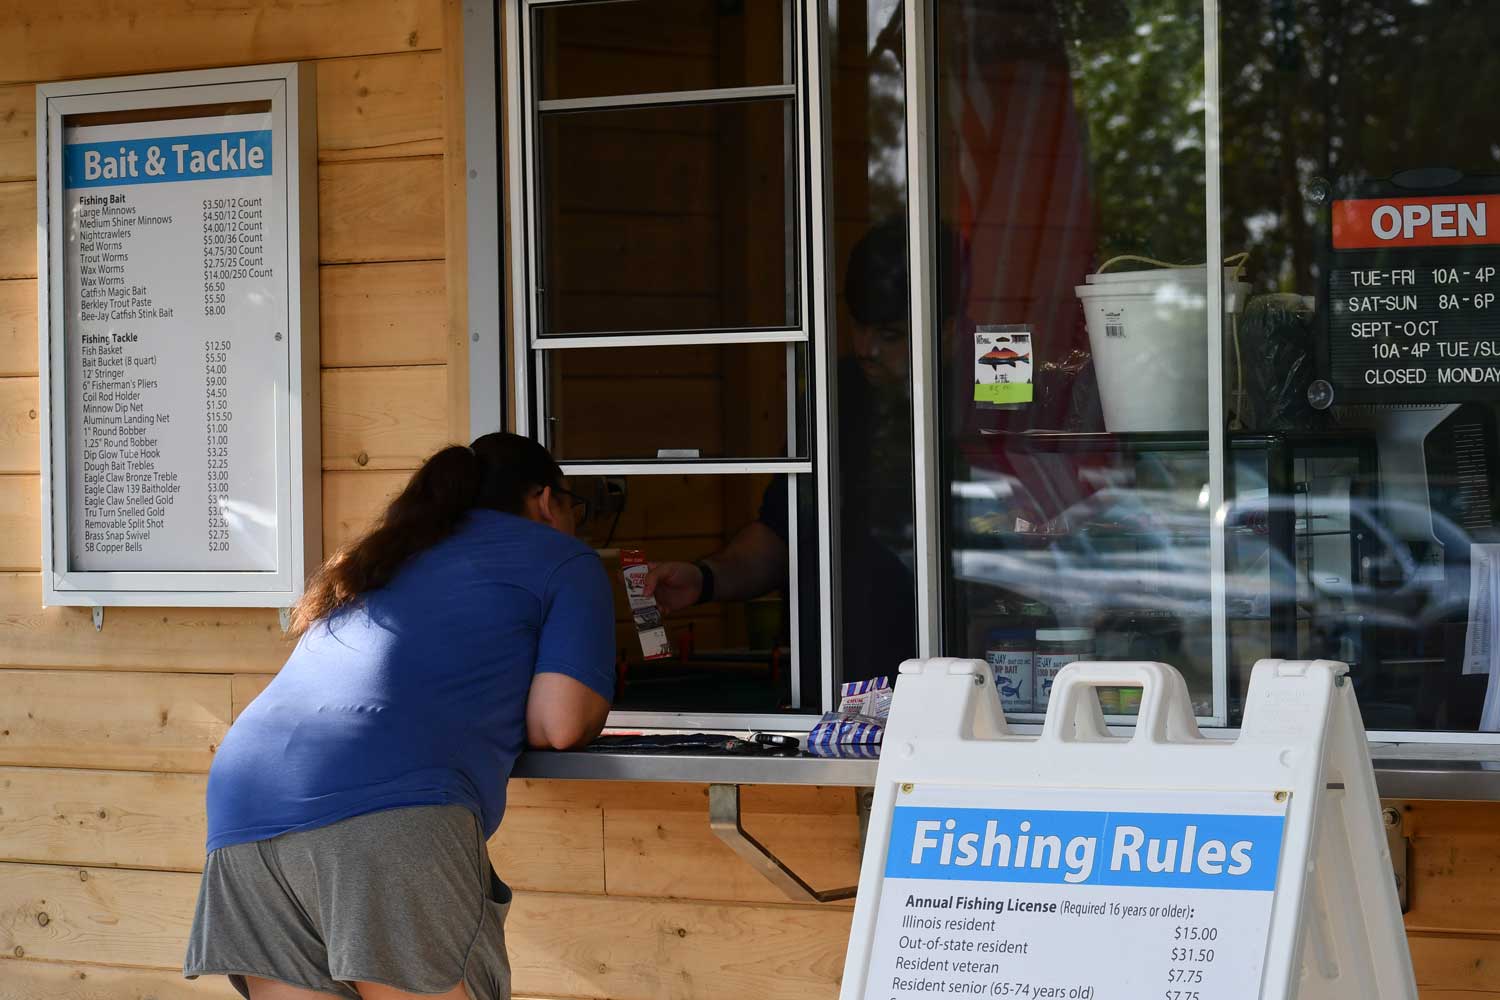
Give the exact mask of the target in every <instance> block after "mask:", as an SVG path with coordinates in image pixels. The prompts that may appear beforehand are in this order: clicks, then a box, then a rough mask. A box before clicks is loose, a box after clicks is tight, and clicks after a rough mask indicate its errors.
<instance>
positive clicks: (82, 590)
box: [36, 63, 322, 608]
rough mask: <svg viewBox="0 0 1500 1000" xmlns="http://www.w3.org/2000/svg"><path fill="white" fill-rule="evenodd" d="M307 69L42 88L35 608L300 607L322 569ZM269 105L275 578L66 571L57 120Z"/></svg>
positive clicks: (313, 162) (313, 138)
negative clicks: (274, 243)
mask: <svg viewBox="0 0 1500 1000" xmlns="http://www.w3.org/2000/svg"><path fill="white" fill-rule="evenodd" d="M315 80H316V72H315V69H314V67H313V66H312V65H311V64H307V63H278V64H272V65H265V66H245V67H235V68H228V69H214V70H201V71H194V72H185V73H159V74H151V75H145V76H127V77H114V78H109V79H100V80H77V81H70V82H66V83H48V84H40V85H38V86H37V88H36V121H37V178H38V184H37V274H38V276H39V278H38V281H37V318H38V328H39V339H40V343H39V350H40V357H39V364H40V367H39V370H40V372H41V385H40V392H39V395H40V403H41V406H40V417H41V424H42V427H43V428H44V430H43V433H42V434H41V446H42V455H41V470H42V496H43V498H44V503H43V507H44V511H43V515H44V516H43V517H42V603H43V605H44V606H51V605H65V606H66V605H73V606H90V605H91V606H94V607H104V606H136V607H178V606H185V607H272V608H286V607H290V606H291V605H292V604H294V603H296V601H297V599H298V598H299V597H300V596H301V594H302V590H303V584H304V582H305V579H306V576H307V573H308V572H309V571H310V570H311V569H312V568H313V567H316V566H317V565H318V563H319V562H320V561H321V559H322V532H321V528H320V526H321V509H322V489H321V487H322V447H321V426H320V421H319V415H320V401H319V381H320V379H319V351H318V216H317V190H318V188H317V164H318V158H317V103H316V101H317V92H316V83H315ZM244 101H269V102H270V104H271V116H272V120H273V132H274V141H275V144H276V148H278V149H281V150H283V151H284V157H283V159H282V162H283V163H285V165H286V167H285V170H284V171H283V172H282V176H283V178H284V181H285V186H284V189H282V190H279V191H277V192H276V196H277V197H278V198H279V199H283V200H284V201H283V207H284V209H285V213H286V241H287V270H286V275H285V281H286V302H287V311H288V328H287V331H286V338H287V352H288V354H287V361H288V365H287V392H286V396H285V399H283V400H278V403H277V406H276V421H277V426H276V430H275V438H276V452H277V454H276V473H277V480H278V482H280V483H285V484H286V485H287V488H286V489H283V490H279V491H278V496H277V536H278V537H277V560H276V565H277V568H276V569H275V570H274V571H238V572H192V571H173V570H165V571H128V572H122V571H110V572H97V571H94V572H90V571H77V570H72V569H70V567H71V566H72V564H73V563H72V560H71V553H70V551H69V539H70V532H69V529H68V526H69V520H68V509H69V508H68V505H69V499H70V498H69V496H68V483H69V475H68V472H69V470H68V465H67V463H68V455H69V451H68V437H67V432H68V428H67V414H68V405H67V404H68V396H67V393H68V386H67V361H66V358H67V352H66V338H65V335H64V332H63V331H64V330H65V325H64V323H65V320H64V308H65V302H64V294H63V287H64V285H63V273H64V272H63V268H64V264H65V261H64V257H63V254H64V249H65V246H66V237H65V235H64V229H63V218H62V215H63V201H64V199H63V177H62V171H63V149H62V146H63V119H64V117H65V116H69V115H82V114H92V113H96V112H112V111H137V110H152V109H158V108H172V107H187V106H194V105H215V104H227V103H233V102H244Z"/></svg>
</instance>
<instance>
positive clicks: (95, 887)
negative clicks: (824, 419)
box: [0, 0, 1500, 1000]
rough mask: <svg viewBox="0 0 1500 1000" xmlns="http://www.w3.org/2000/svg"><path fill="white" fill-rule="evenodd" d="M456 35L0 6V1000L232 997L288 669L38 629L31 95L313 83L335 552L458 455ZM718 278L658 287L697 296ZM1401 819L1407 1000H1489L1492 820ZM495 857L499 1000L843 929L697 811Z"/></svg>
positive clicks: (796, 947)
mask: <svg viewBox="0 0 1500 1000" xmlns="http://www.w3.org/2000/svg"><path fill="white" fill-rule="evenodd" d="M459 14H460V8H459V4H458V2H457V0H222V2H216V3H211V4H203V3H192V2H189V0H111V2H104V0H47V2H41V0H17V2H14V3H8V4H5V5H4V9H3V10H0V1000H143V998H146V997H152V998H156V1000H188V998H193V997H199V998H202V997H212V998H223V1000H230V998H232V997H234V996H236V994H234V993H233V991H232V990H231V989H230V988H229V986H228V985H227V983H226V982H225V981H224V980H222V979H217V978H215V979H206V980H202V981H198V982H193V983H189V982H185V981H183V980H182V979H181V978H180V974H179V972H178V970H179V969H180V967H181V962H182V957H183V947H184V939H185V935H186V933H187V930H188V927H189V925H190V922H191V918H192V912H193V905H194V899H195V894H196V891H197V881H198V880H197V872H198V870H199V869H200V867H201V864H202V844H203V837H204V820H203V815H202V799H203V792H204V783H205V780H206V772H207V770H208V767H209V764H210V762H211V761H212V758H213V753H214V750H215V748H216V746H217V745H218V743H219V741H220V740H221V739H222V737H223V734H224V733H225V731H226V730H227V728H228V726H229V725H230V723H231V722H232V720H233V719H234V717H235V716H236V715H237V714H238V713H239V712H241V711H243V709H244V707H245V706H246V705H247V704H249V703H250V701H251V700H252V699H253V698H254V697H255V696H256V694H258V693H259V691H260V690H262V689H263V688H264V686H265V684H266V683H268V681H269V680H270V678H271V676H272V675H274V673H275V671H276V670H277V669H278V668H279V666H280V665H281V663H282V661H283V660H284V658H285V656H286V654H287V652H288V649H289V646H288V644H287V642H286V641H285V639H284V638H283V637H282V635H281V632H280V628H279V626H278V625H277V620H276V614H275V613H274V612H273V611H264V610H247V609H209V608H204V609H194V608H183V609H150V608H113V609H110V611H109V612H108V614H107V615H106V620H105V627H104V630H103V631H102V632H96V631H95V630H94V628H93V625H92V623H91V621H90V618H89V613H88V611H87V609H80V608H50V609H43V608H42V606H41V582H40V575H39V570H40V557H39V552H38V549H39V544H40V542H39V535H40V518H41V516H42V511H41V505H40V497H39V485H38V484H39V479H38V462H39V441H38V432H39V427H38V413H37V375H38V371H37V348H36V315H35V311H36V307H35V301H36V299H35V295H36V286H35V275H36V260H35V236H34V225H35V186H34V185H35V177H34V174H35V132H36V127H35V121H34V111H33V107H34V105H33V102H34V98H35V91H34V85H35V84H36V83H37V82H41V81H48V80H56V79H64V78H70V77H83V76H98V75H109V74H117V73H143V72H154V71H162V70H177V69H190V68H199V67H210V66H227V65H237V64H244V63H257V62H271V61H281V60H290V59H311V60H316V62H317V71H318V84H319V105H318V123H319V145H320V166H319V171H318V193H319V209H320V212H319V215H320V234H321V248H320V249H321V253H320V256H321V260H322V271H321V286H322V303H321V310H320V313H321V318H322V345H321V346H322V357H323V362H324V365H325V371H324V374H323V413H322V435H323V443H324V455H323V460H324V469H325V472H324V483H323V485H324V500H325V504H324V510H323V512H322V518H321V525H322V530H323V541H324V545H325V547H326V548H328V549H332V548H333V547H336V546H337V545H339V544H342V543H343V542H345V541H347V540H349V539H350V538H352V537H354V536H355V535H356V534H358V532H359V531H360V530H361V529H362V528H363V526H364V525H366V524H368V522H369V520H370V518H371V517H372V516H373V515H374V514H375V513H376V512H377V511H378V510H379V509H380V506H381V504H382V503H383V502H384V500H385V499H386V498H387V497H389V496H390V495H391V494H392V493H393V492H394V491H395V490H397V489H399V488H400V487H401V485H402V483H403V482H404V481H405V478H406V475H407V474H408V473H409V472H410V471H411V470H412V469H413V468H414V467H415V466H416V464H417V463H418V462H419V461H420V460H421V459H422V458H423V457H424V456H425V455H426V454H427V453H429V452H430V451H432V450H433V449H434V448H436V447H438V446H440V445H441V444H444V443H446V442H447V441H449V440H458V439H463V438H465V437H466V436H467V427H466V426H465V420H466V406H467V402H466V401H467V396H466V393H467V385H468V381H467V380H468V373H467V370H466V368H465V367H464V358H465V339H464V332H465V321H464V316H463V312H462V303H463V301H464V262H463V260H462V258H461V256H460V255H461V251H462V247H463V230H462V225H463V207H462V189H463V180H462V176H463V165H462V159H461V150H462V136H461V135H458V134H456V132H457V123H461V121H462V114H461V107H460V106H459V105H458V103H457V100H456V98H457V94H456V92H455V91H456V81H458V80H461V72H460V70H459V69H458V61H457V55H456V52H457V49H456V48H455V46H454V42H455V41H456V38H455V35H454V26H455V25H456V24H457V23H458V21H459ZM666 27H667V26H664V30H663V31H662V33H661V39H660V41H661V44H662V45H663V46H664V47H667V48H670V45H669V43H670V42H671V41H672V39H673V38H675V37H678V36H677V35H676V34H674V33H673V32H672V31H668V30H665V28H666ZM692 71H693V67H692V66H691V65H687V64H684V69H683V72H684V73H685V74H688V75H689V76H691V72H692ZM626 152H628V150H627V151H626ZM713 180H714V182H715V183H723V182H726V178H725V177H724V176H720V177H718V178H715V179H713ZM666 193H667V194H671V195H674V196H675V195H677V194H683V195H684V196H688V195H691V193H692V192H690V191H684V192H677V191H668V192H666ZM574 208H575V209H576V212H575V215H576V216H577V217H578V219H579V220H581V221H576V222H575V223H573V224H578V225H587V221H586V216H587V214H588V211H589V210H590V207H589V206H587V205H578V206H574ZM698 263H700V264H701V263H703V262H702V261H698ZM724 266H726V265H725V264H724V262H723V261H720V262H719V263H718V265H717V267H716V268H714V269H712V272H711V273H708V274H699V273H696V272H693V271H691V270H689V269H684V270H683V271H682V272H681V274H679V275H678V277H693V278H694V280H698V279H700V278H702V279H703V280H702V281H700V282H699V283H700V284H710V283H711V282H712V281H717V280H718V278H719V277H720V276H722V274H723V273H724V272H723V270H722V269H723V267H724ZM599 308H600V309H601V310H604V309H606V308H607V307H606V306H605V305H601V306H600V307H599ZM679 364H680V368H679V369H678V370H677V371H674V372H673V373H671V377H673V378H676V379H683V380H700V381H695V382H693V384H694V385H695V386H696V389H697V391H698V393H699V395H698V396H695V397H693V398H695V399H699V400H700V404H701V409H702V410H703V411H704V412H703V419H704V420H705V421H709V420H712V421H721V423H718V424H716V429H715V433H716V434H718V435H720V436H721V438H723V439H725V440H727V439H728V436H730V435H741V436H743V435H746V434H762V435H764V434H765V433H766V431H765V430H764V428H761V429H758V430H757V429H752V428H747V427H745V426H742V423H743V422H741V424H736V423H735V422H734V421H726V420H725V419H724V416H723V413H722V412H720V411H718V410H714V409H713V407H714V406H716V405H717V404H716V403H714V402H713V400H716V399H718V398H720V397H725V398H728V397H729V396H732V395H733V394H734V393H736V392H742V391H743V390H742V387H741V388H736V387H735V386H734V385H733V384H732V382H733V378H732V375H733V373H730V372H725V371H724V370H723V369H722V368H720V367H718V366H717V365H716V362H715V361H714V359H713V357H712V356H710V355H709V354H707V353H705V352H692V351H689V352H684V353H683V356H682V358H681V359H680V362H679ZM587 377H588V376H586V375H584V374H582V373H580V375H579V379H580V380H585V379H587ZM578 388H579V390H580V391H589V392H600V391H602V389H603V387H602V386H599V385H583V384H580V385H579V386H578ZM716 394H717V395H716ZM618 403H619V399H618V398H617V397H609V396H608V395H607V394H606V395H604V396H601V399H600V401H599V402H598V403H597V404H596V405H599V406H614V405H618ZM741 439H742V438H741ZM777 443H779V442H777V441H772V445H774V444H777ZM658 486H659V488H660V495H658V496H656V497H655V498H654V499H653V500H652V501H651V502H650V503H649V504H645V503H643V504H642V505H641V506H637V507H633V509H632V511H631V512H630V513H629V514H628V515H627V516H626V518H625V519H624V520H623V521H622V523H621V525H620V528H619V532H620V537H621V538H622V539H629V540H632V541H639V542H640V543H641V544H643V545H646V546H647V547H648V548H651V549H653V550H655V551H657V552H660V553H662V554H664V555H665V554H678V553H680V554H684V555H693V554H698V553H701V552H702V551H704V550H705V549H706V548H709V547H711V546H712V545H713V544H715V541H716V540H717V539H720V538H722V537H723V535H724V533H725V531H726V530H728V528H730V527H732V526H733V525H734V524H736V523H739V521H741V520H743V518H744V516H745V512H744V511H743V509H740V508H741V507H742V506H743V504H742V503H739V502H738V501H736V500H735V498H733V497H726V496H725V495H723V494H722V492H721V491H719V490H718V489H717V488H716V487H715V485H714V484H713V483H711V482H705V481H703V480H701V479H699V480H693V481H687V480H684V481H681V482H661V483H659V484H658ZM699 627H701V628H705V629H707V628H710V627H711V622H709V621H708V620H705V621H704V622H703V623H702V624H701V625H700V626H699ZM721 627H722V626H721ZM744 808H745V814H746V826H747V827H748V828H749V829H750V830H751V832H753V833H754V834H755V835H756V836H757V837H758V838H760V839H762V840H763V841H764V842H765V843H767V844H768V845H769V846H770V847H771V848H772V849H773V850H775V851H777V852H778V853H779V854H780V855H781V856H782V857H783V858H785V859H786V860H787V861H788V862H789V863H790V864H791V865H792V866H793V867H794V868H795V869H796V870H797V871H798V872H799V873H800V874H802V875H803V876H804V877H805V878H807V879H808V880H809V881H810V882H812V883H813V884H815V885H818V886H834V885H843V884H848V883H850V882H852V881H853V880H854V879H855V878H856V875H857V864H858V855H859V844H858V828H857V821H856V817H855V809H854V796H853V793H852V792H851V791H849V790H844V789H801V788H752V789H747V790H746V792H745V795H744ZM1407 821H1408V824H1409V827H1410V829H1411V830H1412V833H1413V849H1412V878H1413V887H1412V900H1413V909H1412V913H1411V915H1410V917H1409V920H1408V923H1409V926H1410V928H1411V940H1412V946H1413V953H1414V956H1415V958H1416V962H1417V969H1418V977H1419V981H1420V982H1421V983H1422V985H1423V995H1424V997H1425V998H1427V1000H1452V998H1457V997H1460V996H1461V997H1465V998H1471V1000H1472V998H1478V997H1484V996H1494V997H1500V903H1497V899H1500V892H1497V891H1496V890H1497V889H1500V806H1497V805H1473V804H1456V803H1413V804H1412V805H1411V808H1410V811H1409V813H1408V817H1407ZM491 852H492V856H493V857H494V859H495V863H496V865H497V867H498V868H499V870H500V871H501V872H502V873H503V875H504V877H505V878H506V879H507V880H508V881H510V882H511V883H512V884H513V885H514V886H515V887H516V889H517V903H516V906H515V908H514V910H513V913H512V917H511V921H510V926H509V927H508V937H509V943H510V950H511V954H512V960H513V962H514V966H515V986H516V991H517V996H518V997H530V998H564V997H570V998H571V997H577V998H601V1000H602V998H613V1000H662V998H675V1000H700V998H701V1000H716V998H720V997H725V996H754V997H766V998H777V1000H779V998H787V1000H791V998H796V1000H804V998H805V1000H832V998H833V997H835V996H836V995H837V990H838V981H839V977H840V973H841V970H842V964H843V955H844V947H845V942H846V938H847V934H848V928H849V915H850V911H849V907H848V905H847V904H838V905H830V906H814V905H800V904H792V903H789V902H787V901H786V900H784V899H782V898H781V897H780V896H779V895H778V893H777V892H776V891H775V890H774V889H772V888H771V887H770V886H769V885H768V884H767V883H765V882H764V881H763V880H761V879H760V877H759V876H758V875H757V874H756V873H754V872H753V871H751V870H750V869H749V868H748V867H747V866H745V865H744V864H743V863H742V862H741V861H740V860H739V859H738V858H736V857H735V856H734V855H733V854H732V853H730V852H729V851H728V850H727V849H726V848H724V847H723V846H722V845H721V844H720V843H719V842H718V841H717V840H715V839H714V838H713V836H712V835H711V834H710V832H709V828H708V820H707V796H706V789H705V788H704V787H702V786H699V785H652V786H640V785H621V784H612V783H591V782H580V783H567V782H550V783H549V782H527V781H517V782H513V783H512V786H511V789H510V809H509V813H508V815H507V819H506V823H505V825H504V826H503V827H502V829H501V831H500V833H499V834H498V835H497V836H496V837H495V839H494V841H493V842H492V845H491Z"/></svg>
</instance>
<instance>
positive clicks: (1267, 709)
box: [840, 657, 1417, 1000]
mask: <svg viewBox="0 0 1500 1000" xmlns="http://www.w3.org/2000/svg"><path fill="white" fill-rule="evenodd" d="M1347 674H1348V667H1347V666H1345V665H1344V664H1342V663H1334V662H1332V661H1328V660H1314V661H1290V660H1262V661H1260V662H1259V663H1257V664H1256V665H1255V669H1254V671H1253V672H1252V675H1251V681H1250V688H1249V691H1248V693H1247V695H1246V699H1245V724H1244V726H1243V728H1242V729H1241V731H1240V734H1239V737H1238V738H1237V739H1235V740H1233V741H1230V740H1219V739H1208V738H1205V737H1204V736H1203V735H1202V734H1201V733H1200V732H1199V730H1198V726H1197V723H1196V721H1195V720H1194V718H1193V710H1192V703H1191V701H1190V699H1189V697H1188V691H1187V684H1186V682H1185V681H1184V680H1183V679H1182V676H1181V675H1180V674H1179V673H1177V671H1175V670H1173V669H1172V668H1171V667H1169V666H1166V665H1165V664H1160V663H1073V664H1070V665H1068V666H1067V667H1065V668H1064V669H1063V670H1062V672H1061V673H1059V674H1058V676H1057V680H1056V682H1055V684H1054V687H1053V694H1052V699H1051V701H1050V703H1049V705H1048V711H1047V717H1046V721H1045V723H1044V724H1043V728H1042V732H1041V734H1040V735H1039V736H1022V735H1019V734H1017V733H1015V732H1013V731H1012V730H1011V729H1010V728H1009V727H1008V726H1007V724H1006V721H1005V715H1004V712H1003V711H1002V709H1001V706H1000V699H999V696H998V695H997V694H996V693H995V690H994V687H993V685H992V684H991V683H989V679H988V677H989V670H988V667H987V666H986V665H985V664H984V663H983V662H982V661H978V660H963V659H956V658H946V657H944V658H935V659H931V660H909V661H907V662H906V663H905V664H903V665H902V668H901V678H900V680H899V682H898V683H897V685H896V695H895V699H894V701H893V704H892V707H891V716H890V722H889V725H888V726H887V729H886V732H885V738H884V743H883V748H882V752H881V759H880V769H879V772H878V774H877V777H876V782H875V791H874V801H873V804H872V808H871V813H870V823H869V831H868V834H867V840H866V846H865V854H864V861H863V864H862V866H861V870H860V884H859V893H858V896H857V903H856V906H855V910H854V919H853V926H852V928H851V933H850V939H849V950H848V954H847V957H846V959H845V967H844V976H843V986H842V990H841V993H840V997H841V1000H869V998H871V997H876V996H877V995H878V996H879V998H880V1000H885V998H886V997H888V996H897V995H899V991H892V990H890V989H888V988H886V987H885V986H884V985H883V984H882V985H878V986H877V985H876V984H873V983H871V982H870V977H871V972H872V965H873V963H874V962H875V961H876V960H877V957H878V956H877V953H876V948H875V940H876V930H877V926H878V924H879V922H880V917H881V914H882V907H883V900H884V897H885V895H886V894H885V892H884V889H885V884H884V883H885V877H886V875H885V873H886V871H887V860H888V856H889V850H890V835H891V829H892V824H893V819H894V814H895V810H896V808H897V807H898V806H899V805H900V804H901V803H900V802H899V799H900V797H901V796H902V795H903V794H904V793H908V792H910V791H911V790H913V789H919V788H922V787H924V786H949V787H956V788H962V789H966V790H968V789H974V790H979V791H983V790H985V789H995V790H996V791H997V792H1004V793H1006V794H1013V793H1015V792H1017V791H1023V792H1024V791H1027V790H1033V791H1035V792H1036V793H1038V794H1043V793H1045V792H1046V791H1047V790H1054V791H1055V790H1058V789H1065V790H1069V791H1070V792H1075V793H1076V792H1086V791H1087V790H1089V789H1097V790H1100V791H1104V792H1108V793H1110V794H1112V795H1114V796H1116V797H1118V795H1119V793H1121V792H1130V793H1141V794H1142V797H1143V798H1147V797H1149V796H1150V794H1151V793H1160V792H1163V791H1178V792H1189V793H1191V792H1204V793H1208V794H1214V793H1216V792H1222V791H1234V792H1240V793H1243V792H1263V793H1264V794H1266V795H1267V796H1284V799H1283V801H1285V803H1286V811H1285V821H1284V826H1283V828H1282V834H1281V857H1280V861H1279V867H1278V869H1277V875H1276V882H1275V889H1274V896H1273V899H1272V901H1271V915H1270V924H1269V931H1268V934H1267V938H1266V939H1265V940H1264V943H1263V947H1264V948H1265V953H1264V961H1263V964H1262V966H1261V969H1262V972H1261V981H1260V985H1259V990H1258V992H1257V995H1258V997H1259V998H1261V1000H1293V998H1295V1000H1333V998H1339V997H1361V998H1368V1000H1416V997H1417V992H1416V984H1415V980H1414V977H1413V973H1412V965H1411V957H1410V952H1409V950H1408V947H1407V943H1406V936H1405V928H1404V925H1403V923H1402V919H1401V908H1400V904H1399V902H1398V900H1397V896H1396V888H1395V882H1394V879H1393V877H1392V873H1391V867H1390V853H1389V849H1388V847H1387V845H1386V838H1385V830H1384V826H1383V822H1382V819H1381V815H1380V803H1379V799H1378V797H1377V793H1376V789H1375V775H1374V770H1373V768H1372V766H1371V764H1370V756H1369V749H1368V746H1367V744H1366V741H1365V731H1364V725H1363V723H1362V722H1361V720H1360V716H1359V709H1358V706H1357V704H1356V702H1355V699H1354V691H1353V687H1352V685H1350V684H1348V683H1347ZM1120 686H1134V687H1142V688H1143V689H1144V691H1143V695H1142V699H1141V709H1140V717H1139V722H1138V724H1137V726H1136V728H1135V731H1134V733H1133V734H1132V735H1131V736H1126V737H1122V736H1116V735H1114V734H1113V733H1111V732H1110V730H1109V729H1108V728H1107V727H1106V726H1105V723H1104V717H1103V714H1102V713H1101V711H1100V708H1099V701H1098V698H1097V697H1095V696H1094V691H1093V689H1094V688H1099V687H1120ZM1002 776H1003V777H1002ZM1252 946H1253V945H1252ZM1158 992H1160V991H1158ZM1152 995H1156V994H1152Z"/></svg>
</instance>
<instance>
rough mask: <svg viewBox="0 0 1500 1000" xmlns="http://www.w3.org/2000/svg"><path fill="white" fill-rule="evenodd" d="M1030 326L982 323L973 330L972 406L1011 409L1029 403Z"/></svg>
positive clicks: (1030, 370) (1030, 369)
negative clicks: (982, 324)
mask: <svg viewBox="0 0 1500 1000" xmlns="http://www.w3.org/2000/svg"><path fill="white" fill-rule="evenodd" d="M1031 372H1032V344H1031V327H1029V326H1018V325H1004V326H981V327H979V328H977V329H976V330H975V331H974V405H975V406H977V407H979V408H980V409H1013V408H1015V407H1018V406H1021V405H1024V404H1026V403H1029V402H1031V398H1032V396H1031Z"/></svg>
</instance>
